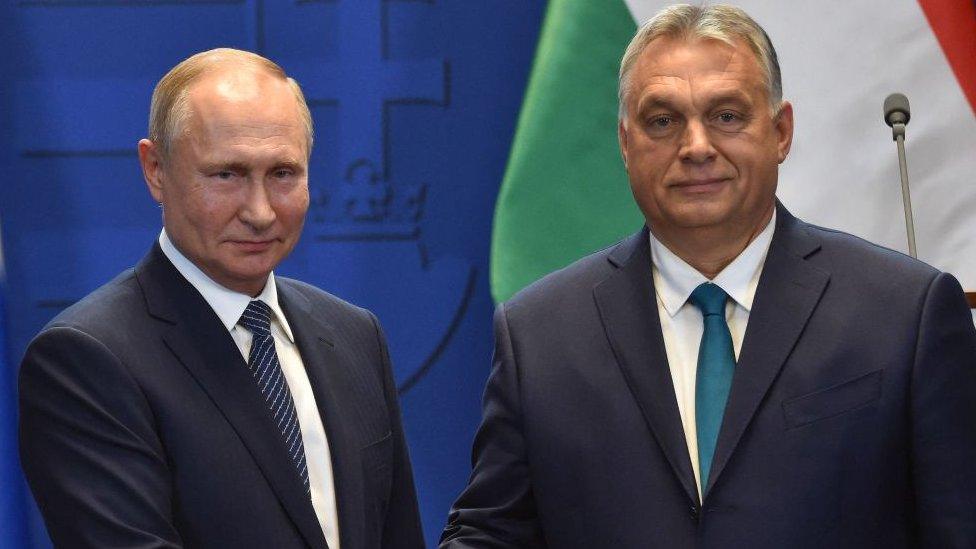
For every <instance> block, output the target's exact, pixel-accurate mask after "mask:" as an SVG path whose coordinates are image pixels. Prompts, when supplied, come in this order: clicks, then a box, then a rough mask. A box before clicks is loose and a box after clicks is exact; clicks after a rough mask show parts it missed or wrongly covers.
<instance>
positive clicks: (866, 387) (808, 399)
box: [783, 369, 884, 428]
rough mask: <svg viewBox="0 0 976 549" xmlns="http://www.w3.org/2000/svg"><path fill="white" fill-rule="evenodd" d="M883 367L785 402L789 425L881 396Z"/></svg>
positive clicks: (865, 402)
mask: <svg viewBox="0 0 976 549" xmlns="http://www.w3.org/2000/svg"><path fill="white" fill-rule="evenodd" d="M882 372H884V370H883V369H882V370H875V371H873V372H870V373H867V374H864V375H862V376H859V377H856V378H854V379H852V380H850V381H845V382H843V383H840V384H837V385H834V386H832V387H827V388H826V389H820V390H819V391H815V392H813V393H809V394H806V395H803V396H799V397H796V398H791V399H790V400H786V401H784V402H783V414H784V415H785V416H786V425H787V427H788V428H793V427H800V426H801V425H806V424H808V423H812V422H814V421H818V420H821V419H827V418H829V417H833V416H836V415H840V414H843V413H844V412H849V411H851V410H855V409H857V408H860V407H862V406H865V405H867V404H870V403H872V402H874V401H875V400H878V399H879V398H880V397H881V374H882Z"/></svg>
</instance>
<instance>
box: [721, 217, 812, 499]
mask: <svg viewBox="0 0 976 549" xmlns="http://www.w3.org/2000/svg"><path fill="white" fill-rule="evenodd" d="M776 215H777V223H776V225H777V226H776V232H775V233H774V234H773V241H772V243H771V244H770V247H769V253H768V254H767V256H766V263H765V265H764V266H763V271H762V275H761V276H760V279H759V286H758V288H757V289H756V297H755V300H754V301H753V306H752V310H751V312H750V314H749V325H748V327H747V328H746V334H745V338H744V339H743V342H742V350H741V351H740V353H739V360H738V363H737V364H736V370H735V377H734V378H733V380H732V390H731V393H730V394H729V402H728V404H727V405H726V408H725V417H724V419H723V421H722V429H721V431H720V432H719V436H718V443H717V445H716V448H715V455H714V457H713V460H712V473H711V479H710V481H709V483H708V486H707V487H706V489H705V490H703V494H707V493H708V491H709V490H710V489H711V487H712V486H713V485H714V484H715V482H716V479H717V478H718V477H719V476H720V475H721V474H722V471H723V469H724V468H725V465H726V464H727V463H728V461H729V458H730V457H731V455H732V453H733V451H734V450H735V447H736V445H737V444H738V443H739V440H740V438H741V437H742V434H743V432H745V430H746V428H747V427H748V425H749V422H750V421H751V420H752V418H753V416H754V415H755V413H756V410H757V409H758V408H759V405H760V403H761V402H762V400H763V398H764V397H765V395H766V392H767V391H768V390H769V387H770V386H771V385H772V383H773V381H774V380H775V379H776V377H777V375H778V374H779V371H780V369H781V368H782V367H783V363H784V362H786V359H787V357H788V356H789V354H790V352H791V351H792V350H793V347H794V346H795V345H796V342H797V340H798V339H799V337H800V334H801V333H802V332H803V329H804V327H805V326H806V324H807V321H808V320H809V318H810V315H811V314H812V313H813V311H814V309H815V308H816V306H817V303H818V302H819V301H820V297H821V295H822V294H823V292H824V289H825V288H826V287H827V281H828V280H829V278H830V276H829V274H827V273H826V272H824V271H823V270H821V269H818V268H816V267H813V266H811V265H810V264H809V262H807V261H806V258H807V257H809V256H810V255H811V254H813V253H814V252H816V251H817V250H818V249H819V248H820V244H819V241H818V240H817V239H816V238H814V237H813V236H812V235H810V234H809V233H808V232H807V231H806V229H805V228H804V226H803V224H802V223H801V222H799V221H798V220H797V219H796V218H795V217H793V216H792V215H790V213H789V212H788V211H786V209H785V208H783V207H782V205H777V214H776Z"/></svg>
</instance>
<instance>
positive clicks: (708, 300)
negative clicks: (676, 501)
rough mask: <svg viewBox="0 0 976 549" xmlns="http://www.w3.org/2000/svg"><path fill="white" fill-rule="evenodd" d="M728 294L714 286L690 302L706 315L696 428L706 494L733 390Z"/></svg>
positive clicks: (701, 289)
mask: <svg viewBox="0 0 976 549" xmlns="http://www.w3.org/2000/svg"><path fill="white" fill-rule="evenodd" d="M728 297H729V296H728V294H726V293H725V290H723V289H722V288H719V287H718V286H717V285H715V284H712V283H711V282H706V283H704V284H701V285H699V286H698V287H697V288H695V291H693V292H692V293H691V297H690V298H688V300H689V301H691V303H692V304H694V305H695V307H698V309H699V310H701V313H702V322H703V324H704V325H703V328H704V330H703V331H702V338H701V345H700V346H699V348H698V374H697V377H696V381H695V424H696V431H697V435H698V470H699V473H700V477H701V489H702V494H704V493H705V488H706V487H707V486H708V475H709V474H710V473H711V469H712V456H713V455H714V454H715V445H716V443H717V442H718V433H719V430H720V429H721V428H722V416H724V415H725V403H726V401H728V399H729V391H730V390H731V389H732V375H733V374H734V373H735V351H734V350H733V348H732V334H731V333H730V332H729V325H728V323H726V322H725V302H726V300H727V299H728Z"/></svg>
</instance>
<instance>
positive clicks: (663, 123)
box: [650, 116, 674, 129]
mask: <svg viewBox="0 0 976 549" xmlns="http://www.w3.org/2000/svg"><path fill="white" fill-rule="evenodd" d="M672 124H674V119H673V118H671V117H670V116H655V117H654V118H652V119H651V121H650V125H651V127H654V128H658V129H664V128H667V127H669V126H671V125H672Z"/></svg>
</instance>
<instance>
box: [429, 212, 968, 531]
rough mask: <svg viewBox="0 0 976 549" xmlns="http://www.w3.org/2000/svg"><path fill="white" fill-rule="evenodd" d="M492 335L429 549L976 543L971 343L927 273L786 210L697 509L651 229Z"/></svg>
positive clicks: (511, 312)
mask: <svg viewBox="0 0 976 549" xmlns="http://www.w3.org/2000/svg"><path fill="white" fill-rule="evenodd" d="M495 331H496V332H495V337H496V348H495V358H494V366H493V369H492V373H491V376H490V378H489V381H488V386H487V388H486V391H485V399H484V419H483V423H482V425H481V427H480V429H479V431H478V434H477V437H476V440H475V445H474V455H473V466H474V470H473V473H472V476H471V480H470V484H469V485H468V487H467V489H466V490H465V491H464V493H463V494H462V495H461V496H460V498H459V499H458V501H457V502H456V503H455V506H454V509H453V510H452V512H451V516H450V519H449V524H448V526H447V529H446V531H445V533H444V538H443V540H444V543H443V545H442V547H448V548H461V547H519V548H527V547H554V548H576V547H578V548H604V547H607V548H609V547H613V548H646V547H664V548H669V549H670V548H684V547H715V548H734V547H750V548H755V547H770V548H773V547H775V548H786V547H789V548H797V547H831V548H838V547H851V548H865V547H879V548H881V547H883V548H895V547H916V546H926V547H940V548H950V547H974V546H976V333H974V329H973V322H972V318H971V317H970V313H969V310H968V308H967V306H966V304H965V300H964V297H963V294H962V291H961V288H960V287H959V284H958V283H957V282H956V280H955V279H954V278H952V277H951V276H949V275H947V274H944V273H940V272H938V271H936V270H935V269H933V268H931V267H929V266H927V265H924V264H922V263H920V262H918V261H915V260H912V259H910V258H908V257H906V256H904V255H902V254H899V253H896V252H893V251H890V250H886V249H884V248H880V247H878V246H875V245H872V244H870V243H868V242H865V241H863V240H860V239H858V238H855V237H852V236H850V235H846V234H843V233H839V232H836V231H831V230H826V229H822V228H818V227H813V226H810V225H807V224H805V223H803V222H801V221H798V220H797V219H796V218H794V217H793V216H791V215H790V214H789V212H787V211H786V210H785V209H783V208H782V207H780V208H779V210H778V217H777V226H776V231H775V234H774V236H773V241H772V244H771V247H770V250H769V254H768V256H767V259H766V263H765V267H764V269H763V272H762V276H761V279H760V281H759V287H758V290H757V292H756V297H755V301H754V303H753V308H752V310H751V313H750V318H749V325H748V328H747V331H746V334H745V339H744V341H743V346H742V350H741V353H740V356H739V360H738V363H737V365H736V372H735V377H734V380H733V385H732V391H731V395H730V397H729V402H728V406H727V409H726V412H725V418H724V423H723V425H722V429H721V432H720V434H719V438H718V446H717V448H716V451H715V457H714V461H713V465H712V477H711V481H710V482H709V484H708V486H707V487H706V488H705V494H704V503H703V504H701V505H699V503H698V496H697V493H696V488H695V482H694V477H693V473H692V468H691V460H690V458H689V456H688V451H687V447H686V445H685V440H684V434H683V431H682V427H681V420H680V418H679V415H678V408H677V404H676V401H675V395H674V388H673V386H672V382H671V376H670V373H669V369H668V364H667V357H666V354H665V348H664V341H663V339H662V335H661V328H660V323H659V319H658V312H657V306H656V300H655V294H654V287H653V281H652V277H651V258H650V251H649V245H648V238H647V232H646V229H645V230H644V231H642V232H640V233H638V234H635V235H633V236H631V237H630V238H628V239H626V240H624V241H623V242H621V243H620V244H618V245H616V246H615V247H612V248H610V249H607V250H604V251H601V252H598V253H596V254H594V255H591V256H589V257H587V258H585V259H582V260H581V261H579V262H577V263H575V264H573V265H571V266H569V267H567V268H566V269H563V270H562V271H559V272H556V273H554V274H552V275H550V276H548V277H546V278H544V279H542V280H541V281H539V282H538V283H536V284H534V285H533V286H530V287H529V288H527V289H526V290H524V291H522V292H521V293H520V294H518V295H517V296H515V297H514V298H513V299H512V300H511V301H509V302H508V303H506V304H504V305H502V306H500V307H499V308H498V311H497V313H496V316H495Z"/></svg>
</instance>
